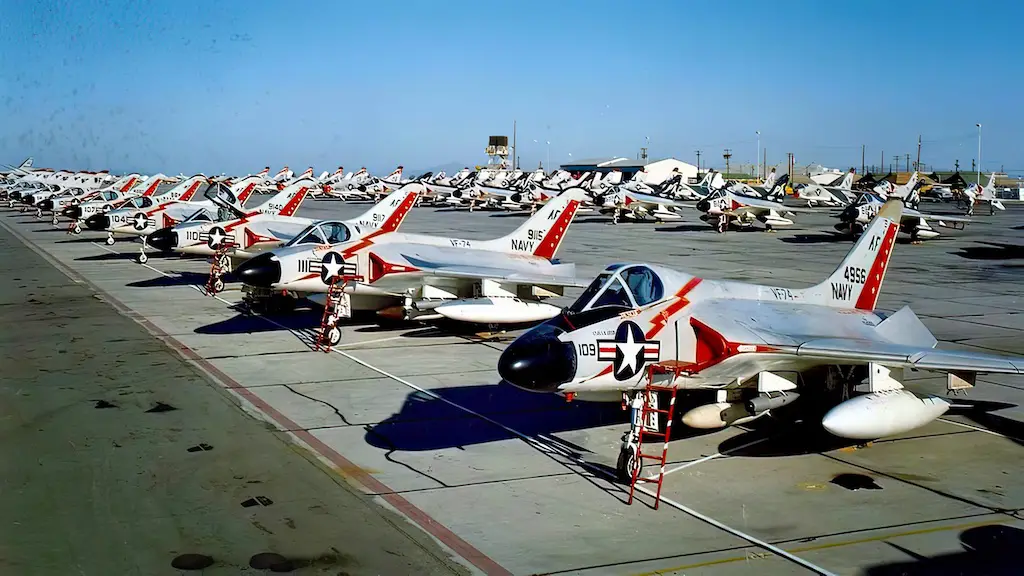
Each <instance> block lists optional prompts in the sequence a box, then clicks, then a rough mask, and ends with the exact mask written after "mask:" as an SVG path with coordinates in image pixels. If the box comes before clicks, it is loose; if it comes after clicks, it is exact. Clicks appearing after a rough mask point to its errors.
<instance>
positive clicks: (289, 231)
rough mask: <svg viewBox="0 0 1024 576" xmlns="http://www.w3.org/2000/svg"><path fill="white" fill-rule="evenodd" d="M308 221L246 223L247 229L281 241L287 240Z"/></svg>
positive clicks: (303, 227)
mask: <svg viewBox="0 0 1024 576" xmlns="http://www.w3.org/2000/svg"><path fill="white" fill-rule="evenodd" d="M310 222H312V220H310V221H309V222H306V223H302V222H277V221H274V220H266V221H256V222H250V223H249V224H248V228H249V230H250V231H251V232H252V233H254V234H256V235H258V236H263V237H265V238H277V239H278V240H280V241H282V242H288V241H289V240H291V239H292V238H294V237H295V236H296V234H298V233H299V232H302V231H303V230H305V229H306V227H307V226H309V223H310Z"/></svg>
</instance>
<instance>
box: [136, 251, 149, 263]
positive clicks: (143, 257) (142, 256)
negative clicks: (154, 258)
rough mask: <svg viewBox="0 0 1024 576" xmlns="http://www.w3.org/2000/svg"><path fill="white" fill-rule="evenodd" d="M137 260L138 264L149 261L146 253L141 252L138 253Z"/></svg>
mask: <svg viewBox="0 0 1024 576" xmlns="http://www.w3.org/2000/svg"><path fill="white" fill-rule="evenodd" d="M138 260H139V264H145V263H146V262H149V256H146V253H145V252H143V253H142V254H139V258H138Z"/></svg>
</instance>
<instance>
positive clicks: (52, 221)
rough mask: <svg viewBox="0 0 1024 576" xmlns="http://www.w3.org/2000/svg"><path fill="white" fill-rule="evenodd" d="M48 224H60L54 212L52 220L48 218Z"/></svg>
mask: <svg viewBox="0 0 1024 576" xmlns="http://www.w3.org/2000/svg"><path fill="white" fill-rule="evenodd" d="M50 224H53V225H54V226H56V225H58V224H60V221H59V220H57V215H56V214H54V215H53V220H50Z"/></svg>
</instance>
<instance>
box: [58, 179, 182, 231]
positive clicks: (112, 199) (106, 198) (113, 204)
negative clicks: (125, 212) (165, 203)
mask: <svg viewBox="0 0 1024 576" xmlns="http://www.w3.org/2000/svg"><path fill="white" fill-rule="evenodd" d="M169 182H170V183H172V185H173V183H176V182H177V180H172V179H171V178H169V177H168V176H165V175H163V174H154V175H152V176H150V177H149V179H147V180H145V181H143V182H139V183H136V185H135V186H134V187H132V188H131V189H129V190H127V191H124V192H120V191H117V190H106V191H103V192H100V193H99V194H98V195H97V196H96V197H94V198H92V199H90V200H86V201H84V202H81V203H79V204H72V205H70V206H68V207H66V208H64V210H62V211H61V214H62V215H63V216H66V217H68V218H71V219H72V220H74V221H75V225H74V228H73V229H72V232H74V233H75V234H80V233H81V232H82V224H83V223H86V221H88V220H89V219H90V218H92V217H93V216H96V215H97V214H98V215H100V216H102V215H104V214H106V213H107V212H109V211H111V210H116V209H118V208H121V207H123V206H125V205H126V204H127V203H129V202H131V204H132V206H134V207H136V208H148V207H149V206H152V205H153V202H154V198H157V197H162V196H163V195H162V194H160V186H161V185H162V184H167V183H169ZM172 190H174V188H173V187H172V188H170V189H168V190H165V193H166V192H171V191H172ZM143 198H148V200H143ZM93 221H94V222H96V223H97V226H98V225H99V224H98V223H99V222H100V219H99V218H95V219H93ZM94 229H98V230H102V229H103V228H94Z"/></svg>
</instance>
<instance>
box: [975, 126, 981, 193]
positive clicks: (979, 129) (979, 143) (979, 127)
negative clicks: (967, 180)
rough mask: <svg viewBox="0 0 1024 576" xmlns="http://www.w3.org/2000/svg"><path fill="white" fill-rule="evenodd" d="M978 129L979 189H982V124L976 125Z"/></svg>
mask: <svg viewBox="0 0 1024 576" xmlns="http://www.w3.org/2000/svg"><path fill="white" fill-rule="evenodd" d="M975 126H977V127H978V187H979V188H980V187H981V124H975Z"/></svg>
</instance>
